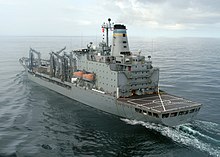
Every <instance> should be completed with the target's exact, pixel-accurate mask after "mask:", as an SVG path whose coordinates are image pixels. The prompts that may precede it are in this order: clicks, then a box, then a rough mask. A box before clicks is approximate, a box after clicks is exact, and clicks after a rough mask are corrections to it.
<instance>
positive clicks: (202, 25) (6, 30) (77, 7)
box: [0, 0, 220, 38]
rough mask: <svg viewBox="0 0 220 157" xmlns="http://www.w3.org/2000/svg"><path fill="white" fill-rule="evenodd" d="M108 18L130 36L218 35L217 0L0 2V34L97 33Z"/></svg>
mask: <svg viewBox="0 0 220 157" xmlns="http://www.w3.org/2000/svg"><path fill="white" fill-rule="evenodd" d="M108 18H111V19H112V21H113V22H114V23H120V24H125V25H126V27H127V31H128V35H129V36H144V37H150V38H152V37H217V38H219V37H220V0H81V1H80V0H0V36H7V35H9V36H91V35H93V36H95V35H96V36H97V35H101V24H102V23H103V22H106V21H107V19H108Z"/></svg>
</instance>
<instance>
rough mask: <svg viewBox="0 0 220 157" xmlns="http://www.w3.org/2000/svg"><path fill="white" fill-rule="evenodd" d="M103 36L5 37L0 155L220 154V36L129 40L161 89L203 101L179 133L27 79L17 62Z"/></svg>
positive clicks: (0, 58)
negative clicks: (148, 60) (32, 52)
mask: <svg viewBox="0 0 220 157" xmlns="http://www.w3.org/2000/svg"><path fill="white" fill-rule="evenodd" d="M97 40H99V39H97V38H96V37H83V38H82V37H0V82H1V83H0V156H171V157H172V156H180V157H185V156H192V157H194V156H201V157H206V156H215V157H217V156H220V116H219V115H220V114H219V113H220V39H211V38H173V39H168V38H159V39H154V40H151V39H143V38H141V39H140V38H139V39H138V38H130V40H129V42H130V48H131V50H134V51H136V52H137V51H138V50H139V49H142V54H143V55H146V56H148V55H151V56H152V61H153V63H154V65H155V66H158V67H160V72H161V73H160V88H161V89H163V90H166V91H167V92H169V93H171V94H175V95H178V96H183V97H185V98H188V99H191V100H193V101H197V102H199V103H202V104H203V108H202V109H201V110H200V112H199V114H198V116H197V117H196V119H195V121H194V122H192V123H189V124H185V125H181V126H178V127H175V128H169V127H165V126H161V125H156V124H150V123H143V122H140V121H135V120H128V119H120V118H118V117H116V116H112V115H109V114H106V113H102V112H100V111H98V110H96V109H93V108H90V107H87V106H85V105H83V104H81V103H79V102H77V101H74V100H70V99H68V98H66V97H64V96H61V95H59V94H57V93H55V92H53V91H50V90H48V89H46V88H44V87H41V86H38V85H37V84H35V83H33V82H30V81H28V79H27V76H26V75H25V73H24V69H23V68H22V67H21V66H20V65H19V62H18V59H19V58H21V57H23V56H28V50H29V47H33V48H35V49H37V50H39V51H41V52H42V53H43V54H42V56H43V57H48V56H47V53H49V52H51V51H52V50H59V49H61V48H63V47H64V46H67V49H68V50H71V49H75V48H80V47H81V45H86V44H87V43H88V42H89V41H94V42H95V43H96V41H97Z"/></svg>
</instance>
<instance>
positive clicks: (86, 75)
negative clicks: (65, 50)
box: [83, 74, 95, 81]
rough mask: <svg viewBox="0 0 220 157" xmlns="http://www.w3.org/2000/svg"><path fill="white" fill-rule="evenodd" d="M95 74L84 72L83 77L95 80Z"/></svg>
mask: <svg viewBox="0 0 220 157" xmlns="http://www.w3.org/2000/svg"><path fill="white" fill-rule="evenodd" d="M94 78H95V77H94V74H83V79H84V80H87V81H94Z"/></svg>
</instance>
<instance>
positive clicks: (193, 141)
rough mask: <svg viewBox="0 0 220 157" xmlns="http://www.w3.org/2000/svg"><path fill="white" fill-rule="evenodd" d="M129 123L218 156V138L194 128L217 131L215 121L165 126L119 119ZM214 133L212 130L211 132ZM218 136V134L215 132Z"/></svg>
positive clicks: (219, 142)
mask: <svg viewBox="0 0 220 157" xmlns="http://www.w3.org/2000/svg"><path fill="white" fill-rule="evenodd" d="M121 120H123V121H125V122H126V123H127V124H130V125H142V126H144V127H146V128H147V129H151V130H155V131H157V132H159V133H160V134H161V135H163V136H165V137H168V138H170V139H172V140H173V141H175V142H177V143H180V144H183V145H185V146H190V147H193V148H195V149H198V150H200V151H202V152H205V153H208V154H209V155H211V156H216V157H219V156H220V140H217V138H216V139H214V138H213V137H210V136H209V135H206V134H204V133H203V132H202V131H198V130H196V129H195V128H197V127H201V125H202V127H204V128H206V129H209V131H217V130H216V128H219V127H220V126H219V125H218V124H216V123H212V122H205V121H195V123H194V124H184V125H180V126H176V127H173V128H171V127H167V126H163V125H160V124H154V123H148V122H143V121H137V120H129V119H121ZM213 134H214V132H213ZM215 135H216V136H218V139H219V138H220V137H219V135H218V134H215Z"/></svg>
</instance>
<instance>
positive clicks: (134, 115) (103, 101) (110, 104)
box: [26, 68, 197, 126]
mask: <svg viewBox="0 0 220 157" xmlns="http://www.w3.org/2000/svg"><path fill="white" fill-rule="evenodd" d="M26 73H27V75H28V78H29V79H30V80H31V81H33V82H35V83H37V84H39V85H41V86H43V87H46V88H48V89H50V90H53V91H55V92H57V93H59V94H62V95H64V96H66V97H68V98H71V99H74V100H77V101H79V102H81V103H83V104H85V105H88V106H91V107H93V108H96V109H98V110H101V111H104V112H107V113H110V114H113V115H116V116H119V117H123V118H127V119H130V120H137V121H144V122H153V123H159V124H164V125H168V126H175V125H179V124H183V123H187V122H189V121H191V120H192V119H193V118H194V117H195V116H196V114H197V112H193V113H192V114H187V115H182V116H176V117H169V118H166V119H164V118H162V113H161V114H158V116H149V115H148V114H145V113H144V114H143V112H139V111H138V112H137V105H133V104H130V103H127V102H125V101H120V100H119V99H117V98H115V97H113V96H110V95H107V94H103V93H100V92H97V91H93V90H90V89H85V88H83V87H79V86H76V85H74V84H72V83H69V82H64V83H65V84H66V85H68V86H70V87H71V88H66V87H63V86H60V85H57V84H55V83H52V82H50V81H48V80H45V79H42V78H40V77H36V76H35V75H34V74H32V73H29V72H28V71H27V68H26ZM48 78H49V77H48ZM51 79H53V78H51ZM54 79H56V78H54ZM56 81H58V79H56ZM60 82H61V81H60ZM61 83H63V82H61Z"/></svg>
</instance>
